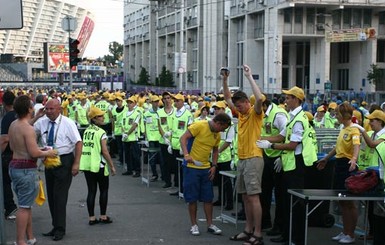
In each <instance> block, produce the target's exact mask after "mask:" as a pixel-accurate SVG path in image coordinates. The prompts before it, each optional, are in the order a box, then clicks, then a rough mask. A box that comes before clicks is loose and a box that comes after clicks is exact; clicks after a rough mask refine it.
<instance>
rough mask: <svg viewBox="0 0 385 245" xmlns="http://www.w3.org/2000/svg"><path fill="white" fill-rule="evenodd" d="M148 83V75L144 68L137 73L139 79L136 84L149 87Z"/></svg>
mask: <svg viewBox="0 0 385 245" xmlns="http://www.w3.org/2000/svg"><path fill="white" fill-rule="evenodd" d="M148 81H150V75H149V74H148V71H147V70H146V68H144V67H142V70H141V71H140V73H139V79H138V81H137V84H139V85H149V84H150V83H149V82H148Z"/></svg>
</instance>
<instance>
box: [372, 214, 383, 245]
mask: <svg viewBox="0 0 385 245" xmlns="http://www.w3.org/2000/svg"><path fill="white" fill-rule="evenodd" d="M373 216H374V218H373V222H374V231H373V245H384V244H385V232H384V226H385V217H382V216H379V215H373Z"/></svg>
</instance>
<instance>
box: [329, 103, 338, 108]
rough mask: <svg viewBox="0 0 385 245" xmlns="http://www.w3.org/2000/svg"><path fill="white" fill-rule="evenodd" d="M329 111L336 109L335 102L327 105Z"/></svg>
mask: <svg viewBox="0 0 385 245" xmlns="http://www.w3.org/2000/svg"><path fill="white" fill-rule="evenodd" d="M328 107H329V108H330V109H334V110H335V109H336V108H337V103H336V102H332V103H330V104H329V106H328Z"/></svg>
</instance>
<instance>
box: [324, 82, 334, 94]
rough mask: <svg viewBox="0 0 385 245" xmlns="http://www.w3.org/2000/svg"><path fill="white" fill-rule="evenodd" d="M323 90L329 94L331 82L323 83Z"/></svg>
mask: <svg viewBox="0 0 385 245" xmlns="http://www.w3.org/2000/svg"><path fill="white" fill-rule="evenodd" d="M324 89H325V92H330V90H332V83H331V82H325V83H324Z"/></svg>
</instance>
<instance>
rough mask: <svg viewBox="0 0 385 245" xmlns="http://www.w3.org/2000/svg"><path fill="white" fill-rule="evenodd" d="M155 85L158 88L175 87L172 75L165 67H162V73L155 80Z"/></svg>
mask: <svg viewBox="0 0 385 245" xmlns="http://www.w3.org/2000/svg"><path fill="white" fill-rule="evenodd" d="M155 84H156V85H157V86H160V87H175V85H174V77H173V75H172V73H171V72H170V71H169V70H167V69H166V66H163V67H162V71H161V72H160V74H159V77H158V78H157V79H156V80H155Z"/></svg>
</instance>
